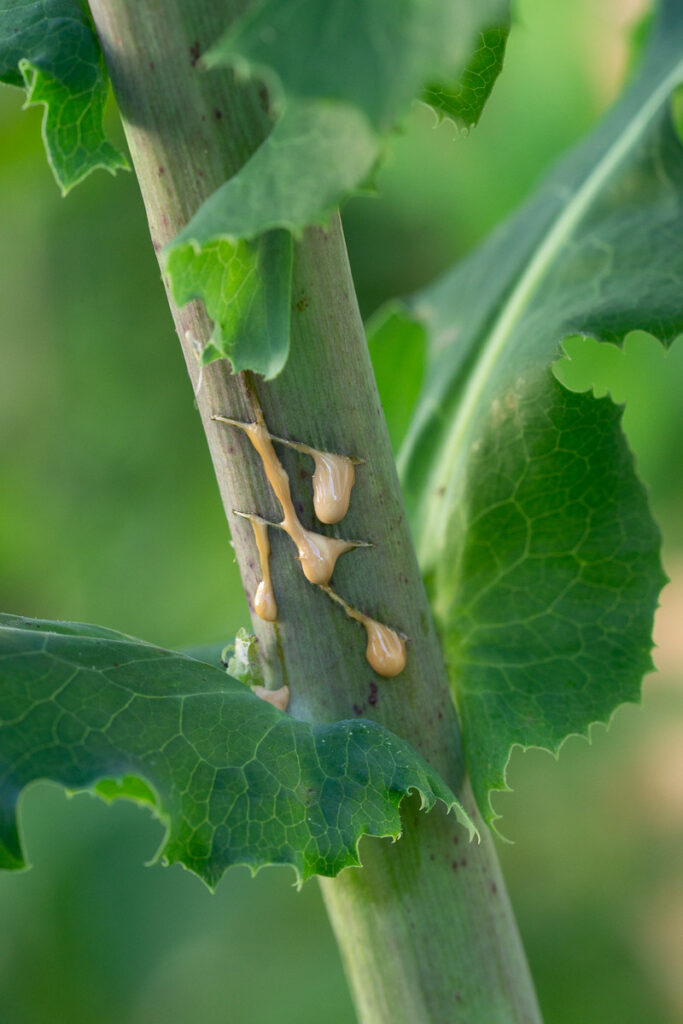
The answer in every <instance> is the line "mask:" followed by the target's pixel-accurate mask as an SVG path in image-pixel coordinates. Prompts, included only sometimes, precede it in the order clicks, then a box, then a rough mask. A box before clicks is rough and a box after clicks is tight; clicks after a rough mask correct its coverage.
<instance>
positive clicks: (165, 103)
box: [91, 0, 540, 1024]
mask: <svg viewBox="0 0 683 1024" xmlns="http://www.w3.org/2000/svg"><path fill="white" fill-rule="evenodd" d="M242 6H243V4H239V3H234V2H233V3H232V4H230V3H225V2H218V0H195V2H193V3H192V4H188V3H187V2H186V0H146V2H145V3H141V2H140V0H91V7H92V11H93V15H94V18H95V23H96V26H97V30H98V33H99V35H100V38H101V41H102V45H103V48H104V53H105V58H106V61H107V65H108V67H109V71H110V74H111V77H112V81H113V84H114V90H115V93H116V96H117V100H118V103H119V107H120V110H121V114H122V117H123V120H124V125H125V128H126V133H127V137H128V141H129V145H130V149H131V153H132V157H133V161H134V164H135V170H136V173H137V176H138V179H139V182H140V187H141V190H142V195H143V198H144V202H145V207H146V210H147V216H148V219H149V225H150V230H151V234H152V239H153V242H154V244H155V248H156V249H157V251H158V250H159V249H160V248H161V247H162V246H163V245H164V243H165V242H167V241H168V240H169V239H170V238H172V237H173V236H174V235H175V234H176V233H177V232H178V231H179V230H180V229H181V228H182V227H183V226H184V224H186V223H187V221H188V219H189V218H190V217H191V215H192V214H193V213H194V212H195V210H196V209H197V207H198V205H199V204H200V203H201V202H202V201H203V200H204V199H205V198H206V197H207V196H208V195H209V194H210V193H211V192H212V191H214V189H215V188H217V187H218V186H219V185H220V184H221V183H222V182H223V181H224V180H225V178H226V177H228V176H229V175H230V174H232V173H234V172H235V170H236V169H237V168H238V167H239V166H240V165H241V164H242V163H244V161H245V160H246V159H247V158H248V156H249V154H250V153H251V152H252V151H253V150H254V148H255V147H256V146H257V145H258V143H259V142H260V140H261V139H262V138H263V137H264V135H265V133H266V132H267V131H268V127H269V121H268V115H267V111H266V109H265V108H266V106H267V103H266V102H265V101H266V97H265V95H264V93H263V90H261V89H259V86H258V84H253V85H240V86H238V85H236V84H235V82H234V80H233V78H232V76H231V75H230V74H229V73H226V72H205V71H202V70H200V67H199V66H198V64H197V55H198V54H199V53H201V52H204V50H206V48H207V47H208V46H209V44H211V43H212V42H213V41H214V40H215V38H216V36H217V35H218V34H219V32H220V31H221V30H223V29H224V28H225V26H226V23H227V22H228V21H229V20H230V18H231V17H234V16H235V14H236V13H239V10H240V9H241V7H242ZM171 309H172V312H173V316H174V319H175V323H176V327H177V330H178V334H179V337H180V341H181V344H182V346H183V350H184V353H185V358H186V361H187V365H188V370H189V372H190V377H191V379H192V381H193V384H194V386H195V391H196V395H197V405H198V407H199V411H200V414H201V417H202V421H203V423H204V427H205V430H206V434H207V439H208V442H209V446H210V449H211V454H212V457H213V461H214V466H215V470H216V475H217V478H218V483H219V486H220V489H221V494H222V497H223V502H224V505H225V509H226V514H227V517H228V520H229V522H230V527H231V530H232V535H233V540H234V544H235V552H236V555H237V559H238V562H239V565H240V569H241V572H242V578H243V581H244V586H245V590H246V593H247V596H248V598H249V600H250V602H251V601H252V599H253V595H254V592H255V589H256V585H257V583H258V580H259V578H260V577H259V571H258V559H257V555H256V548H255V543H254V538H253V535H252V532H251V528H250V526H249V524H248V523H246V522H245V521H244V520H242V519H240V518H239V517H237V516H235V515H234V514H233V510H234V509H240V510H244V511H250V512H257V513H259V514H260V515H263V516H265V517H266V518H269V519H273V518H275V519H277V518H279V516H280V509H279V507H278V505H277V503H276V501H275V499H274V497H273V494H272V492H271V491H270V489H269V487H268V485H267V483H266V481H265V477H264V474H263V468H262V466H261V463H260V461H259V459H258V457H257V456H256V455H255V453H254V451H253V449H252V448H251V446H250V444H249V441H248V439H247V438H246V437H245V436H244V435H243V433H242V432H241V431H239V430H236V429H235V428H232V427H229V426H226V425H225V424H220V423H216V422H214V421H213V420H212V419H211V417H212V416H213V415H216V414H222V415H227V416H230V417H233V418H237V419H246V420H253V419H254V404H253V401H254V400H253V392H252V390H251V389H252V387H253V388H255V389H256V392H257V394H258V401H259V402H260V405H261V407H262V409H263V412H264V415H265V419H266V422H267V424H268V426H269V427H270V429H271V431H272V432H273V433H274V434H276V435H278V436H282V437H286V438H291V439H296V440H299V441H303V442H305V443H306V444H309V445H312V446H314V447H316V448H319V449H323V450H328V451H336V452H340V453H345V454H348V455H354V456H359V457H360V458H362V459H364V460H365V464H364V465H363V466H361V467H359V469H358V473H357V483H356V486H355V488H354V491H353V497H352V501H351V508H350V511H349V514H348V516H347V517H346V518H345V520H344V522H343V524H342V528H341V529H337V528H335V529H334V530H332V531H331V532H332V533H333V534H334V535H336V536H340V535H341V536H344V537H351V538H359V539H362V540H367V541H370V542H372V544H373V547H371V548H361V549H358V550H356V551H354V552H352V553H350V554H347V555H345V556H343V557H342V558H341V560H340V561H339V563H338V567H337V570H336V571H335V574H334V586H335V589H336V590H337V591H338V592H339V593H341V594H342V595H343V596H344V597H345V598H346V599H347V600H348V601H349V602H350V603H351V604H353V605H355V606H356V607H359V608H362V609H363V611H365V612H367V613H368V614H369V615H371V616H373V617H375V618H378V619H380V620H381V621H382V622H385V623H387V624H389V625H390V626H392V627H394V628H397V629H399V630H401V631H402V632H403V633H405V634H406V635H407V636H408V637H409V638H410V642H409V645H408V664H407V667H406V670H405V671H404V672H403V673H402V674H401V675H399V676H398V677H397V678H395V679H391V680H384V679H381V678H380V677H378V676H376V675H375V674H374V673H373V671H372V670H371V669H370V668H369V666H368V664H367V662H366V660H365V653H364V652H365V637H364V635H363V631H362V629H361V627H359V626H358V625H357V624H356V623H354V622H352V621H350V620H349V619H347V618H346V616H345V615H344V613H343V611H342V610H341V609H340V608H339V607H338V606H337V605H335V604H334V603H333V602H332V601H330V600H329V598H328V597H327V596H326V595H325V594H324V593H323V592H322V591H321V590H320V589H318V588H316V587H313V586H311V585H310V584H308V583H307V582H306V580H305V579H304V578H303V575H302V573H301V570H300V566H299V563H298V562H297V560H296V558H295V557H294V556H295V553H296V552H295V549H294V548H293V546H292V544H291V541H290V540H289V538H287V537H286V536H284V535H282V534H281V533H280V532H279V531H275V532H274V534H273V536H272V539H271V543H272V548H273V554H272V570H273V580H274V585H275V591H276V595H277V603H278V609H279V625H278V626H277V627H274V626H273V625H271V624H269V623H265V622H262V621H261V620H260V619H258V618H257V617H253V622H254V630H255V632H256V633H257V635H258V637H259V644H260V650H261V652H262V654H263V657H264V660H265V663H266V668H267V673H268V678H269V684H270V685H272V686H277V685H280V683H281V682H283V681H287V682H288V683H289V685H290V687H291V690H292V701H291V704H290V711H291V713H292V714H294V715H295V716H298V717H300V718H306V719H309V720H312V721H316V722H320V721H333V720H338V719H343V718H350V717H354V716H355V715H357V714H363V715H364V716H366V717H369V718H374V719H375V720H377V721H379V722H382V723H383V724H385V725H386V726H388V727H389V728H391V729H393V730H394V731H395V732H397V733H399V734H400V735H402V736H404V737H406V738H407V739H409V740H410V741H411V742H412V743H413V744H414V746H416V747H417V748H418V749H419V750H420V752H421V753H422V754H423V755H424V756H425V757H426V758H428V759H429V760H430V761H431V762H432V763H433V764H434V765H435V767H436V768H437V769H438V770H439V771H440V772H441V773H442V774H443V775H444V777H445V778H446V779H447V780H448V781H449V782H450V783H451V785H452V786H453V788H454V789H455V790H456V791H457V792H458V793H459V794H460V795H461V797H462V799H463V801H464V802H465V803H466V804H467V805H468V806H469V807H471V805H472V801H471V797H470V795H469V790H468V787H467V785H466V783H465V782H464V780H463V771H462V759H461V750H460V740H459V734H458V726H457V720H456V716H455V713H454V710H453V705H452V701H451V699H450V695H449V690H448V683H447V679H446V673H445V668H444V663H443V657H442V654H441V650H440V647H439V642H438V638H437V635H436V633H435V630H434V625H433V622H432V618H431V614H430V609H429V606H428V603H427V599H426V595H425V592H424V588H423V585H422V581H421V578H420V573H419V570H418V566H417V562H416V559H415V554H414V550H413V546H412V543H411V539H410V535H409V532H408V526H407V521H406V517H405V512H404V507H403V501H402V497H401V493H400V488H399V484H398V480H397V477H396V472H395V468H394V462H393V458H392V453H391V448H390V445H389V440H388V436H387V431H386V426H385V422H384V416H383V413H382V408H381V404H380V401H379V397H378V394H377V390H376V386H375V381H374V376H373V373H372V369H371V365H370V361H369V357H368V351H367V345H366V342H365V336H364V333H363V327H362V323H361V320H360V316H359V312H358V306H357V303H356V297H355V292H354V289H353V284H352V280H351V275H350V272H349V266H348V260H347V256H346V250H345V246H344V241H343V236H342V232H341V226H340V223H339V220H338V218H335V219H334V220H333V221H332V223H331V225H330V226H329V229H328V230H325V231H324V230H320V229H311V230H309V231H307V232H306V234H305V237H304V239H303V241H302V242H301V243H299V244H298V245H297V246H296V250H295V269H294V287H293V305H292V351H291V357H290V360H289V362H288V364H287V367H286V369H285V371H284V372H283V373H282V374H281V376H280V377H278V378H277V380H276V381H275V382H273V383H271V384H264V383H263V382H260V381H259V382H257V383H256V384H251V383H250V381H248V380H246V379H245V377H244V375H239V376H234V375H232V374H231V373H230V372H229V367H228V365H227V363H226V362H225V361H221V362H219V363H215V364H213V365H211V366H210V367H207V368H206V369H205V370H204V372H203V378H202V383H201V387H199V379H198V378H199V373H198V365H197V358H196V352H195V348H194V345H193V342H192V339H193V338H194V339H196V340H197V341H199V342H201V343H205V342H206V341H207V340H208V338H209V336H210V334H211V329H212V327H211V324H210V322H209V321H208V319H207V317H206V315H205V313H204V312H203V308H202V307H201V305H200V304H198V303H192V304H189V305H187V306H185V307H183V308H182V309H178V308H175V307H174V306H173V304H172V303H171ZM282 461H283V463H284V464H285V466H286V468H287V469H288V471H289V474H290V479H291V481H292V493H293V497H294V501H295V503H296V504H297V505H298V507H299V510H300V513H301V516H302V519H303V521H304V523H305V525H307V526H309V527H313V519H312V512H311V497H310V494H311V486H310V469H311V466H310V459H309V457H308V456H305V455H301V454H300V453H298V452H294V451H287V450H285V451H283V452H282ZM314 528H315V529H318V530H321V528H320V527H319V526H315V527H314ZM321 532H322V531H321ZM404 824H405V831H404V836H403V838H402V839H401V841H400V842H399V843H397V844H391V843H389V842H387V841H378V840H374V841H368V840H366V841H364V843H363V845H362V851H361V852H362V858H363V862H364V867H363V868H362V869H350V870H347V871H345V872H343V873H342V875H341V876H340V877H339V878H337V879H334V880H325V881H324V882H323V892H324V896H325V899H326V902H327V905H328V908H329V911H330V914H331V917H332V923H333V925H334V928H335V931H336V933H337V937H338V939H339V943H340V946H341V949H342V955H343V957H344V960H345V963H346V967H347V971H348V974H349V978H350V982H351V985H352V987H353V990H354V995H355V999H356V1004H357V1007H358V1012H359V1017H360V1019H361V1020H362V1021H363V1022H366V1024H379V1022H382V1024H388V1022H392V1024H401V1022H405V1024H417V1022H438V1024H441V1022H444V1024H445V1022H447V1021H448V1022H450V1021H459V1022H468V1024H469V1022H472V1024H474V1022H477V1024H510V1022H525V1024H526V1022H537V1021H539V1019H540V1018H539V1013H538V1008H537V1005H536V1000H535V996H534V993H533V988H532V985H531V981H530V978H529V974H528V969H527V966H526V963H525V959H524V954H523V951H522V949H521V945H520V942H519V937H518V934H517V930H516V926H515V923H514V919H513V916H512V913H511V910H510V906H509V902H508V899H507V896H506V894H505V890H504V886H503V882H502V879H501V876H500V872H499V868H498V865H497V862H496V857H495V853H494V850H493V845H492V843H491V840H490V837H489V835H488V833H487V831H486V830H485V828H483V827H482V832H483V835H482V842H481V844H480V845H476V844H475V845H468V843H467V840H466V836H465V835H464V834H463V832H462V830H461V829H459V828H458V827H457V825H456V824H455V821H454V820H453V819H452V817H448V816H447V815H445V814H444V813H442V811H441V810H435V811H433V812H432V813H430V814H428V815H426V814H423V813H421V812H420V811H419V809H418V807H417V806H416V805H415V802H414V801H411V802H408V803H407V804H406V808H405V814H404Z"/></svg>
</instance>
